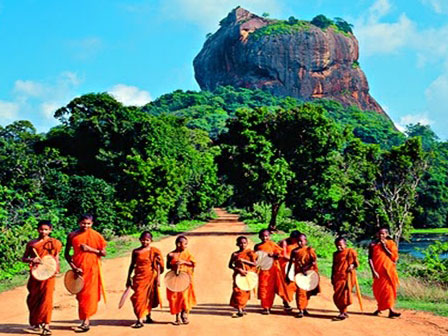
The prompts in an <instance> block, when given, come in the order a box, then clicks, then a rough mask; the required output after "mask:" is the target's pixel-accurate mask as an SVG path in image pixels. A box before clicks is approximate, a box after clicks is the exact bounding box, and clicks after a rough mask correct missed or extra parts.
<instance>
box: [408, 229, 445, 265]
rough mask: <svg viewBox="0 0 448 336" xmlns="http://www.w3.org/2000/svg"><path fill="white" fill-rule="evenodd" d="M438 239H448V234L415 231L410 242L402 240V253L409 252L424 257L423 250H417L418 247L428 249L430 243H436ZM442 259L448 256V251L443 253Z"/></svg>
mask: <svg viewBox="0 0 448 336" xmlns="http://www.w3.org/2000/svg"><path fill="white" fill-rule="evenodd" d="M436 240H439V241H441V242H447V241H448V234H446V233H445V234H443V233H440V234H427V233H415V234H413V235H412V237H411V240H410V241H409V242H407V241H402V242H400V249H399V252H400V253H409V254H411V255H412V256H414V257H416V258H423V257H424V255H423V253H422V252H420V251H417V248H418V249H426V248H427V247H428V246H429V245H431V244H434V242H435V241H436ZM441 257H442V259H447V258H448V253H444V254H442V255H441Z"/></svg>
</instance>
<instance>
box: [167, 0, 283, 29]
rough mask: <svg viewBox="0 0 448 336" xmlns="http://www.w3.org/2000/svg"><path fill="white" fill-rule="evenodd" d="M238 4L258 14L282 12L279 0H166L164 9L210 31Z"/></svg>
mask: <svg viewBox="0 0 448 336" xmlns="http://www.w3.org/2000/svg"><path fill="white" fill-rule="evenodd" d="M237 6H241V7H243V8H245V9H247V10H249V11H251V12H253V13H255V14H258V15H261V14H263V12H268V13H269V14H271V16H277V15H279V14H280V13H281V5H280V3H279V1H278V0H165V2H164V11H165V15H170V16H171V17H172V18H173V19H176V20H178V19H184V20H187V21H190V22H193V23H195V24H197V25H199V26H201V27H203V28H204V29H205V30H209V31H210V30H215V29H217V28H218V23H219V21H221V19H223V18H224V17H226V16H227V14H228V13H229V12H230V11H231V10H232V9H234V8H235V7H237Z"/></svg>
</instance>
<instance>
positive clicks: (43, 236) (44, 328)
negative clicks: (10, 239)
mask: <svg viewBox="0 0 448 336" xmlns="http://www.w3.org/2000/svg"><path fill="white" fill-rule="evenodd" d="M52 229H53V226H52V225H51V222H50V221H48V220H42V221H40V222H39V223H38V224H37V232H38V233H39V237H38V238H37V239H33V240H31V241H30V242H28V244H26V249H25V253H24V254H23V257H22V261H23V262H26V263H29V264H30V266H31V268H33V267H35V266H36V265H38V264H41V263H42V262H41V259H40V258H41V257H44V256H46V255H51V256H53V257H55V259H56V262H57V265H58V271H59V252H60V251H61V249H62V243H61V242H60V241H59V240H57V239H54V238H51V237H50V233H51V231H52ZM54 285H55V277H54V276H52V277H51V278H49V279H47V280H43V281H39V280H36V279H34V278H33V276H32V275H31V274H30V278H29V280H28V285H27V289H28V292H29V294H28V297H27V298H26V303H27V305H28V309H29V311H30V318H29V322H30V325H31V328H29V329H26V330H25V331H26V332H28V333H33V334H40V335H51V330H50V321H51V313H52V311H53V292H54Z"/></svg>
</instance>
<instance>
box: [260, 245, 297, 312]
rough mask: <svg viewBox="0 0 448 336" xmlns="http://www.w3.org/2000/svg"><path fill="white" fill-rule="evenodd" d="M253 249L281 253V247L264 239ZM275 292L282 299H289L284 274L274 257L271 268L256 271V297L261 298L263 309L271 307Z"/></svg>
mask: <svg viewBox="0 0 448 336" xmlns="http://www.w3.org/2000/svg"><path fill="white" fill-rule="evenodd" d="M255 251H264V252H266V253H274V254H277V255H281V254H282V253H283V249H282V248H281V247H280V246H278V245H277V244H276V243H274V242H273V241H270V240H268V241H266V242H264V243H260V244H257V245H255ZM275 294H278V295H279V296H280V297H281V298H282V299H283V300H285V301H288V302H289V301H291V299H290V298H289V296H288V291H287V289H286V282H285V276H284V275H283V273H282V270H281V268H280V265H279V262H278V260H275V259H274V263H273V265H272V267H271V269H269V270H266V271H263V270H260V272H259V273H258V298H259V299H260V300H261V307H262V308H263V309H271V308H272V305H273V304H274V298H275Z"/></svg>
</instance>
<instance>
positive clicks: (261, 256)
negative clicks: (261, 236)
mask: <svg viewBox="0 0 448 336" xmlns="http://www.w3.org/2000/svg"><path fill="white" fill-rule="evenodd" d="M255 253H256V254H257V256H258V258H257V267H258V268H259V269H261V270H262V271H269V270H270V269H271V267H272V265H273V263H274V259H273V258H271V257H270V256H268V254H267V253H266V252H264V251H257V252H255Z"/></svg>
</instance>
